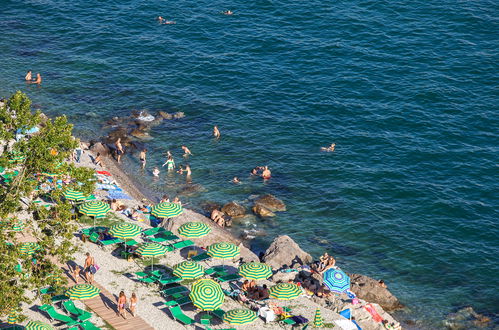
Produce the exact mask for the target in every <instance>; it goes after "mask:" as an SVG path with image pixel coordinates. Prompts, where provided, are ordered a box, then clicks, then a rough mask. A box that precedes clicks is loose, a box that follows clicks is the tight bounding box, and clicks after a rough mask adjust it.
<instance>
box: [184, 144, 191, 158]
mask: <svg viewBox="0 0 499 330" xmlns="http://www.w3.org/2000/svg"><path fill="white" fill-rule="evenodd" d="M182 150H184V157H188V156H192V153H191V151H190V150H189V148H187V147H186V146H182Z"/></svg>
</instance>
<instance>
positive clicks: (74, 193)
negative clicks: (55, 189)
mask: <svg viewBox="0 0 499 330" xmlns="http://www.w3.org/2000/svg"><path fill="white" fill-rule="evenodd" d="M62 195H63V196H64V198H66V199H67V200H69V201H79V200H83V199H85V195H83V193H82V192H81V191H78V190H74V189H66V190H64V192H63V193H62Z"/></svg>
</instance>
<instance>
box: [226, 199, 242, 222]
mask: <svg viewBox="0 0 499 330" xmlns="http://www.w3.org/2000/svg"><path fill="white" fill-rule="evenodd" d="M222 212H223V213H225V214H227V215H228V216H229V217H231V218H234V217H242V216H243V215H245V214H246V209H245V208H244V206H242V205H239V204H238V203H236V202H230V203H227V204H225V205H224V206H223V207H222Z"/></svg>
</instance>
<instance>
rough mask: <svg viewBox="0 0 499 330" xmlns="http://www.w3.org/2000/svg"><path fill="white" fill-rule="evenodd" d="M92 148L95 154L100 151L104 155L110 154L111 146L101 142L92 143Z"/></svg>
mask: <svg viewBox="0 0 499 330" xmlns="http://www.w3.org/2000/svg"><path fill="white" fill-rule="evenodd" d="M90 150H91V151H92V152H94V153H95V154H97V153H100V154H101V155H102V156H108V155H109V154H110V151H109V147H108V146H107V145H105V144H103V143H101V142H97V143H95V144H94V145H92V146H91V147H90Z"/></svg>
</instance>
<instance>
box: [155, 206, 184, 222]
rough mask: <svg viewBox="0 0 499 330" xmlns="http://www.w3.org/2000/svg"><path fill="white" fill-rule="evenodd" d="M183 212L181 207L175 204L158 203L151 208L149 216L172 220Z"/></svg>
mask: <svg viewBox="0 0 499 330" xmlns="http://www.w3.org/2000/svg"><path fill="white" fill-rule="evenodd" d="M182 212H184V210H183V208H182V206H180V205H179V204H177V203H167V202H164V203H159V204H157V205H155V206H153V207H152V210H151V214H152V215H154V216H155V217H156V218H173V217H176V216H178V215H181V214H182Z"/></svg>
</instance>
